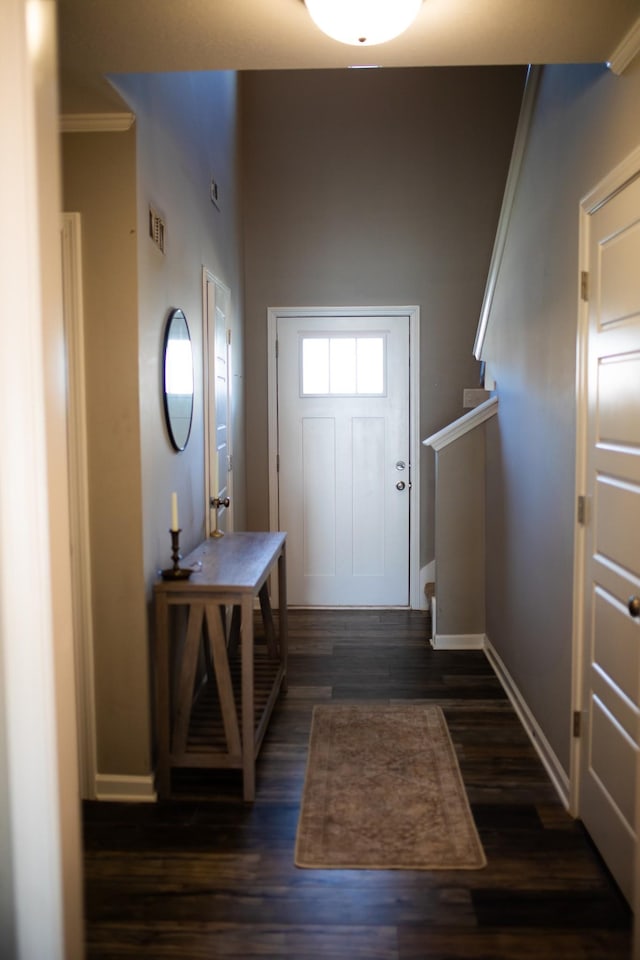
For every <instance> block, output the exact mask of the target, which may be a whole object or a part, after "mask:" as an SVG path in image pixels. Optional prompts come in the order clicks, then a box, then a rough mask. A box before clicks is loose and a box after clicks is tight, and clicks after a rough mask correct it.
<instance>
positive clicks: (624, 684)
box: [579, 180, 640, 898]
mask: <svg viewBox="0 0 640 960" xmlns="http://www.w3.org/2000/svg"><path fill="white" fill-rule="evenodd" d="M639 263H640V180H635V181H634V182H632V183H631V184H630V185H628V186H627V187H625V188H624V189H623V190H620V191H619V192H617V193H615V194H614V195H613V196H612V197H611V198H610V199H609V200H607V202H605V203H603V204H602V205H601V206H599V207H598V208H597V209H596V210H595V212H593V213H592V215H591V217H590V226H589V286H590V291H589V330H588V371H587V380H588V382H587V396H588V413H587V444H586V455H587V471H586V481H587V489H586V493H587V516H586V531H585V559H584V571H585V582H584V591H583V593H584V613H583V616H584V677H583V684H584V687H583V712H584V720H585V723H586V730H585V731H584V734H583V737H582V741H581V756H580V796H579V812H580V816H581V817H582V819H583V821H584V823H585V826H586V827H587V829H588V830H589V833H590V834H591V835H592V837H593V839H594V841H595V843H596V844H597V846H598V848H599V850H600V852H601V853H602V855H603V857H604V859H605V860H606V862H607V864H608V866H609V868H610V869H611V871H612V873H613V875H614V877H615V878H616V880H617V882H618V884H619V885H620V887H621V889H622V891H623V892H624V893H625V895H626V896H627V897H628V898H631V890H632V876H633V867H634V853H635V844H636V832H635V803H636V785H635V784H636V772H637V766H638V756H639V747H638V744H639V740H640V619H638V613H640V610H636V606H637V605H638V604H640V600H637V603H636V601H634V599H633V598H638V597H640V272H639V270H638V264H639Z"/></svg>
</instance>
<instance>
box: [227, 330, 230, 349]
mask: <svg viewBox="0 0 640 960" xmlns="http://www.w3.org/2000/svg"><path fill="white" fill-rule="evenodd" d="M227 346H228V347H230V346H231V327H227Z"/></svg>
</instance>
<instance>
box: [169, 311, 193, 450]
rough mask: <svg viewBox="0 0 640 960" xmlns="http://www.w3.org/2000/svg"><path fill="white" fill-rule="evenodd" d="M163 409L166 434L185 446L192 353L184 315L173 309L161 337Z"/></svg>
mask: <svg viewBox="0 0 640 960" xmlns="http://www.w3.org/2000/svg"><path fill="white" fill-rule="evenodd" d="M164 412H165V416H166V419H167V429H168V431H169V438H170V440H171V443H172V444H173V446H174V447H175V449H176V450H184V448H185V447H186V445H187V441H188V439H189V434H190V432H191V420H192V418H193V353H192V350H191V337H190V335H189V327H188V326H187V318H186V317H185V315H184V313H183V312H182V310H179V309H177V310H172V311H171V313H170V314H169V318H168V320H167V327H166V331H165V337H164Z"/></svg>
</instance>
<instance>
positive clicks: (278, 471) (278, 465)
mask: <svg viewBox="0 0 640 960" xmlns="http://www.w3.org/2000/svg"><path fill="white" fill-rule="evenodd" d="M276 473H280V454H279V453H276Z"/></svg>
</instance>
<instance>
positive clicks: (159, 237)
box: [149, 207, 166, 253]
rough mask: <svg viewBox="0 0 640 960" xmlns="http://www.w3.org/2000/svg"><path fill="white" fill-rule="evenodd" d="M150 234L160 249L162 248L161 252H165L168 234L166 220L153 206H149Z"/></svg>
mask: <svg viewBox="0 0 640 960" xmlns="http://www.w3.org/2000/svg"><path fill="white" fill-rule="evenodd" d="M149 236H150V237H151V239H152V240H153V242H154V244H155V245H156V247H157V248H158V250H160V252H161V253H164V243H165V236H166V227H165V222H164V220H163V219H162V217H161V216H160V214H159V213H158V211H157V210H154V209H153V207H149Z"/></svg>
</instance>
